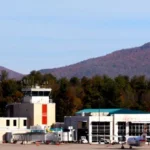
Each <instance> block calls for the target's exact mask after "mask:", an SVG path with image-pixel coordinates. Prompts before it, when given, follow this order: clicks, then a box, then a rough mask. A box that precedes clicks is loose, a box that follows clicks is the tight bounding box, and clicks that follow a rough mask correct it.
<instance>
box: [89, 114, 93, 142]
mask: <svg viewBox="0 0 150 150" xmlns="http://www.w3.org/2000/svg"><path fill="white" fill-rule="evenodd" d="M88 123H89V143H92V124H91V120H90V117H89V122H88Z"/></svg>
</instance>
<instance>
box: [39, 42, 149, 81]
mask: <svg viewBox="0 0 150 150" xmlns="http://www.w3.org/2000/svg"><path fill="white" fill-rule="evenodd" d="M142 59H143V60H144V61H143V60H142ZM145 59H147V61H145ZM148 59H150V42H148V43H145V44H144V45H142V46H139V47H134V48H127V49H121V50H117V51H114V52H112V53H109V54H107V55H105V56H100V57H95V58H90V59H87V60H83V61H81V62H78V63H76V64H72V65H68V66H64V67H59V68H53V69H41V70H40V72H41V73H51V74H53V75H54V76H56V77H58V78H61V77H67V78H71V77H73V76H77V77H79V78H82V77H83V76H87V77H92V76H94V75H108V76H110V77H115V76H117V75H120V74H122V75H128V76H130V77H132V76H134V75H146V76H148V77H150V69H149V68H148V67H147V68H145V67H143V65H150V63H149V62H148ZM111 65H112V66H111ZM137 66H138V67H137ZM142 67H143V68H142ZM138 70H139V71H138Z"/></svg>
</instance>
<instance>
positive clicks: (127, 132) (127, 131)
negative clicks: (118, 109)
mask: <svg viewBox="0 0 150 150" xmlns="http://www.w3.org/2000/svg"><path fill="white" fill-rule="evenodd" d="M128 137H129V122H126V140H127V139H128Z"/></svg>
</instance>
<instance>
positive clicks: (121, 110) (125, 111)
mask: <svg viewBox="0 0 150 150" xmlns="http://www.w3.org/2000/svg"><path fill="white" fill-rule="evenodd" d="M92 112H108V113H109V114H110V115H112V114H149V113H148V112H144V111H140V110H131V109H124V108H106V109H105V108H100V109H83V110H80V111H78V112H76V114H81V113H92Z"/></svg>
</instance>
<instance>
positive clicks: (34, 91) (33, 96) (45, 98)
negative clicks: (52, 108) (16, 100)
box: [22, 86, 52, 104]
mask: <svg viewBox="0 0 150 150" xmlns="http://www.w3.org/2000/svg"><path fill="white" fill-rule="evenodd" d="M51 90H52V89H51V88H41V87H39V86H36V87H32V88H24V89H22V92H23V93H24V96H23V99H22V103H41V104H48V103H52V99H51Z"/></svg>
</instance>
